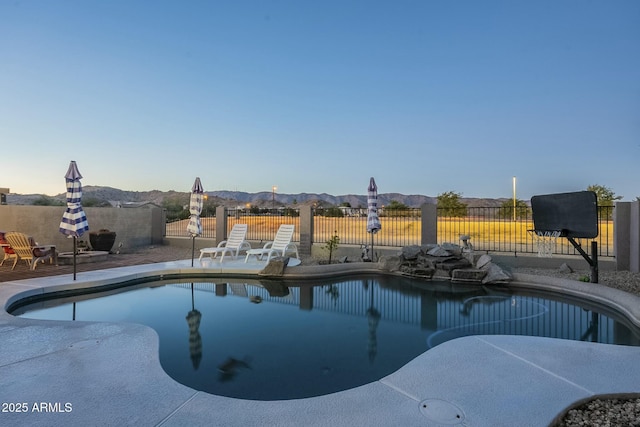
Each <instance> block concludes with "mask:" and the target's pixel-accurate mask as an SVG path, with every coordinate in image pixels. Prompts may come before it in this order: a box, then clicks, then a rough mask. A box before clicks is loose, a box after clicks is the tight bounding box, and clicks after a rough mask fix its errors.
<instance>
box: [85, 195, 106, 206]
mask: <svg viewBox="0 0 640 427" xmlns="http://www.w3.org/2000/svg"><path fill="white" fill-rule="evenodd" d="M82 206H83V207H85V208H110V207H112V206H111V203H109V201H108V200H103V199H98V198H96V197H84V198H83V199H82Z"/></svg>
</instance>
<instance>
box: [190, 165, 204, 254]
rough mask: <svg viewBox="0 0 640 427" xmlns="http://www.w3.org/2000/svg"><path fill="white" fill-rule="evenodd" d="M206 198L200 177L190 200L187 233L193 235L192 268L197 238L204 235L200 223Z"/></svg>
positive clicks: (193, 188)
mask: <svg viewBox="0 0 640 427" xmlns="http://www.w3.org/2000/svg"><path fill="white" fill-rule="evenodd" d="M203 198H204V190H203V189H202V183H201V182H200V177H197V178H196V181H195V182H194V183H193V187H192V188H191V198H190V199H189V213H190V214H191V216H190V217H189V224H188V225H187V233H189V234H191V238H192V242H191V267H193V258H194V253H195V246H196V236H199V235H201V234H202V223H201V222H200V214H201V213H202V205H203Z"/></svg>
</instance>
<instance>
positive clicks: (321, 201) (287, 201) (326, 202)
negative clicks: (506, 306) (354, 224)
mask: <svg viewBox="0 0 640 427" xmlns="http://www.w3.org/2000/svg"><path fill="white" fill-rule="evenodd" d="M205 193H206V194H207V196H208V197H209V200H210V201H213V202H214V203H215V204H217V205H221V206H227V207H237V206H246V205H247V204H250V205H251V206H265V207H269V206H270V204H271V203H272V198H273V197H274V195H273V194H272V193H271V192H268V191H263V192H260V193H245V192H242V191H207V192H205ZM41 197H43V195H42V194H9V195H7V203H8V204H11V205H30V204H32V203H33V202H34V201H35V200H37V199H39V198H41ZM65 197H66V195H65V193H60V194H57V195H55V196H53V197H52V198H53V199H56V200H60V201H63V202H64V201H65ZM83 198H91V199H94V200H102V201H108V202H110V203H111V204H112V205H114V206H115V205H116V204H117V203H121V204H126V203H144V202H150V203H154V204H157V205H160V206H162V204H163V203H164V201H165V199H169V200H175V201H179V202H186V201H187V200H188V198H189V193H188V192H178V191H159V190H151V191H127V190H120V189H117V188H112V187H102V186H91V185H88V186H85V187H83ZM392 200H394V201H396V202H398V203H402V204H404V205H406V206H409V207H412V208H417V207H420V206H422V205H423V204H425V203H436V201H437V199H436V197H431V196H424V195H419V194H410V195H405V194H400V193H381V194H378V205H379V206H382V205H386V204H389V203H390V202H391V201H392ZM505 200H506V199H482V198H464V197H462V198H461V199H460V201H461V202H463V203H466V204H467V206H469V207H489V206H500V205H501V204H502V203H503V202H504V201H505ZM275 203H276V205H277V206H283V205H284V206H295V205H316V206H339V205H341V204H343V203H349V204H350V205H351V206H352V207H356V208H357V207H366V206H367V195H366V194H345V195H341V196H333V195H331V194H326V193H320V194H316V193H299V194H283V193H276V194H275Z"/></svg>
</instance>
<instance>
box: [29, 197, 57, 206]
mask: <svg viewBox="0 0 640 427" xmlns="http://www.w3.org/2000/svg"><path fill="white" fill-rule="evenodd" d="M31 204H32V205H35V206H64V205H65V203H64V202H63V201H62V200H56V199H53V198H51V197H49V196H40V197H39V198H37V199H36V200H34V201H33V203H31Z"/></svg>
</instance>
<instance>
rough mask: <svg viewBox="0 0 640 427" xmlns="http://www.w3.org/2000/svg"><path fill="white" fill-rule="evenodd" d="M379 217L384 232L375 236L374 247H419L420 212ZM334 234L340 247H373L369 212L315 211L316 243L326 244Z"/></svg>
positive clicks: (395, 212)
mask: <svg viewBox="0 0 640 427" xmlns="http://www.w3.org/2000/svg"><path fill="white" fill-rule="evenodd" d="M378 215H379V218H380V223H381V225H382V229H381V230H380V231H378V232H377V233H376V234H375V236H373V238H374V245H375V246H397V247H401V246H408V245H419V244H420V240H421V230H422V222H421V221H422V220H421V209H418V208H411V209H393V210H386V211H385V210H384V209H379V211H378ZM334 234H337V235H338V237H339V238H340V244H346V245H362V244H370V243H371V237H372V236H371V234H369V233H367V209H366V208H348V209H343V210H337V211H334V210H327V209H317V210H315V211H314V215H313V239H314V242H316V243H323V242H326V241H327V240H329V239H330V238H331V237H332V236H333V235H334Z"/></svg>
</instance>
